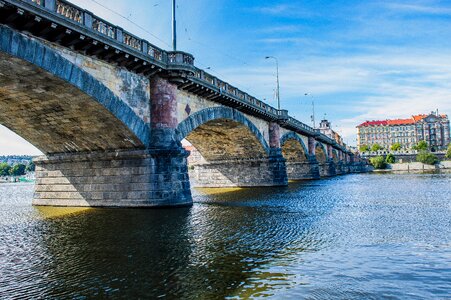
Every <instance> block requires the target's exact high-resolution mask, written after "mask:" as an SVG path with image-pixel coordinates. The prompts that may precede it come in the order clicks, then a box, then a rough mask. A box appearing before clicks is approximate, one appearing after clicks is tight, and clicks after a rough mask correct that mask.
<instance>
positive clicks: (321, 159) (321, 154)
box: [315, 142, 328, 164]
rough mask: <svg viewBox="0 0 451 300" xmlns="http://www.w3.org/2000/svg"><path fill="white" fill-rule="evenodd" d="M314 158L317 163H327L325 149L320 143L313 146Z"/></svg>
mask: <svg viewBox="0 0 451 300" xmlns="http://www.w3.org/2000/svg"><path fill="white" fill-rule="evenodd" d="M315 157H316V160H317V161H318V163H320V164H323V163H326V162H327V161H328V157H327V150H326V147H324V145H323V144H322V143H319V142H317V143H316V144H315Z"/></svg>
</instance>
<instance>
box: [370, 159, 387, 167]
mask: <svg viewBox="0 0 451 300" xmlns="http://www.w3.org/2000/svg"><path fill="white" fill-rule="evenodd" d="M370 164H371V165H372V166H373V167H374V168H375V169H385V167H386V166H387V164H386V162H385V158H384V157H383V156H376V157H371V158H370Z"/></svg>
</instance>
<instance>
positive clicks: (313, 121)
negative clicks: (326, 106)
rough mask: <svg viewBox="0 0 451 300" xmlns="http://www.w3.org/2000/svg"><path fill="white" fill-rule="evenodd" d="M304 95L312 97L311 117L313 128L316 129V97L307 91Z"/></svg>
mask: <svg viewBox="0 0 451 300" xmlns="http://www.w3.org/2000/svg"><path fill="white" fill-rule="evenodd" d="M304 96H310V97H312V115H311V119H312V124H313V129H315V128H316V124H315V99H314V98H313V96H312V95H311V94H309V93H305V94H304Z"/></svg>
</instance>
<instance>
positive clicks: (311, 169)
mask: <svg viewBox="0 0 451 300" xmlns="http://www.w3.org/2000/svg"><path fill="white" fill-rule="evenodd" d="M286 165H287V175H288V179H289V180H305V179H319V178H320V170H319V164H318V162H317V161H316V159H315V158H310V159H309V160H308V161H303V162H297V161H287V162H286Z"/></svg>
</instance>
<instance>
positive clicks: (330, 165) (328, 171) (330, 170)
mask: <svg viewBox="0 0 451 300" xmlns="http://www.w3.org/2000/svg"><path fill="white" fill-rule="evenodd" d="M319 174H320V176H321V177H332V176H335V175H337V172H336V168H335V163H334V162H333V161H328V162H325V163H322V164H319Z"/></svg>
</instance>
